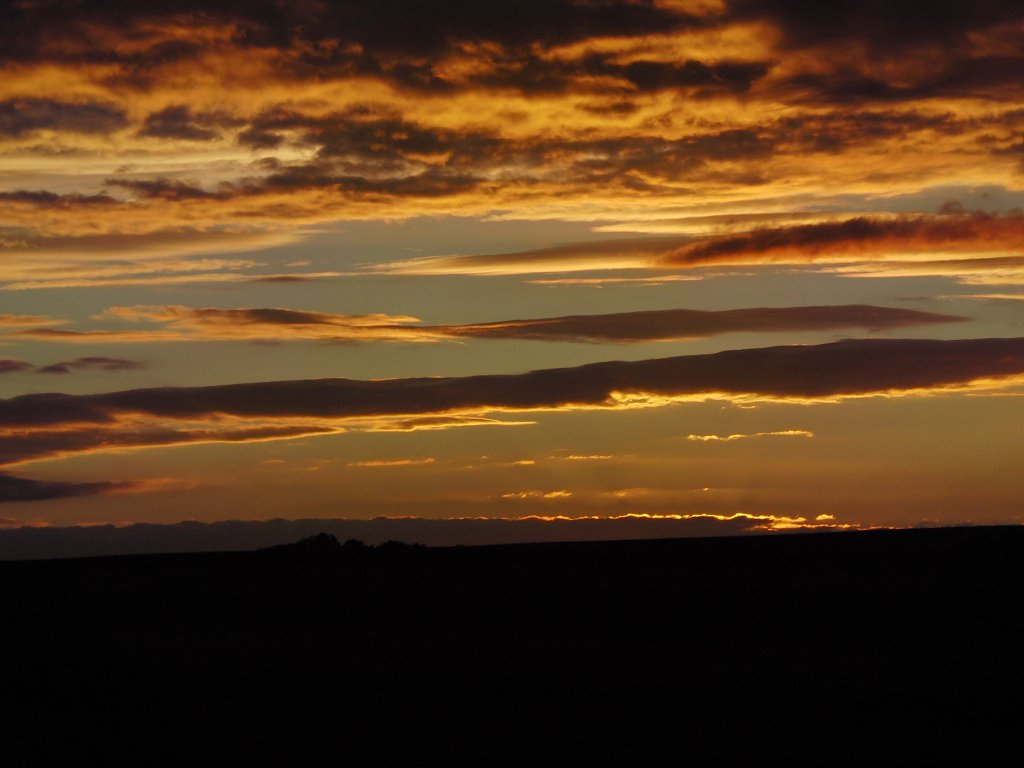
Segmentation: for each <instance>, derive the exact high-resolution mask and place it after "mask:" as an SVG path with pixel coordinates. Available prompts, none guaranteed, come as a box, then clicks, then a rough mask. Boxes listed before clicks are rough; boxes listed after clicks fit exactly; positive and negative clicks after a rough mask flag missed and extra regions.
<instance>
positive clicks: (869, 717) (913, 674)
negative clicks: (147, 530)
mask: <svg viewBox="0 0 1024 768" xmlns="http://www.w3.org/2000/svg"><path fill="white" fill-rule="evenodd" d="M1022 556H1024V528H1017V527H1014V528H1010V527H1005V528H959V529H929V530H913V531H885V532H866V533H839V534H837V533H828V534H801V535H787V536H769V537H765V536H758V537H749V538H747V537H736V538H722V539H685V540H662V541H628V542H613V543H581V544H531V545H511V546H491V547H456V548H424V547H406V546H390V545H384V546H381V547H376V548H370V547H354V546H348V547H343V548H337V549H331V548H330V547H328V548H326V551H314V550H306V549H303V548H299V547H290V548H289V547H285V548H277V549H274V550H264V551H261V552H250V553H224V554H189V555H147V556H138V557H110V558H93V559H77V560H54V561H35V562H0V585H2V590H0V617H2V622H3V632H2V641H0V659H3V660H4V661H5V663H4V665H3V668H2V681H0V682H2V693H3V697H4V699H5V701H6V702H7V704H8V705H10V704H11V703H12V702H13V703H16V704H17V708H18V710H19V711H20V713H21V714H22V715H26V714H27V715H30V716H32V715H33V713H35V714H37V715H38V716H39V717H40V718H44V719H48V720H49V719H52V718H53V717H54V713H56V712H68V711H69V709H78V710H80V711H82V712H85V711H88V712H90V713H92V714H93V715H94V716H95V715H96V713H102V712H111V713H113V712H115V711H118V710H120V711H123V712H134V713H136V714H138V713H139V712H140V711H145V710H146V709H147V708H150V707H155V706H159V707H160V708H161V709H163V708H168V709H170V710H176V711H178V712H187V713H190V715H192V716H197V717H205V716H209V717H214V716H215V713H218V712H231V713H234V714H236V715H237V713H238V712H239V711H262V712H263V716H264V718H269V719H270V720H273V719H274V713H278V712H282V713H283V712H287V713H288V714H289V715H295V714H296V713H297V712H305V711H308V712H310V713H314V712H315V713H316V715H317V717H320V718H322V717H324V716H325V715H327V714H328V713H329V715H328V716H329V717H330V718H331V719H332V720H333V722H334V723H335V724H336V725H337V724H339V723H344V724H345V728H347V729H348V730H347V731H346V733H348V734H349V737H351V736H352V734H353V733H356V732H358V730H359V727H360V726H359V724H360V723H364V722H374V723H376V724H378V725H379V724H380V723H381V722H386V723H391V724H394V727H395V729H396V731H400V732H403V733H407V732H408V731H407V728H408V727H409V726H410V725H415V726H417V727H420V728H423V729H424V730H426V731H429V730H431V729H434V730H435V731H436V730H438V729H441V730H444V729H459V728H463V729H465V731H466V732H469V733H473V734H476V735H475V736H474V737H473V738H481V739H482V738H484V737H483V735H482V733H483V731H481V730H480V729H479V727H478V726H479V725H480V724H481V723H487V722H491V723H501V724H502V727H503V728H511V729H512V731H513V732H514V731H516V730H517V729H518V730H520V731H521V732H523V733H524V734H526V733H529V734H532V735H534V736H535V735H536V734H537V732H538V730H540V731H544V732H550V733H553V734H557V733H561V734H563V735H564V734H580V733H584V732H585V733H589V734H591V736H589V737H587V739H584V740H583V741H581V740H580V739H579V738H575V739H574V738H568V739H564V740H563V744H562V747H559V748H561V749H565V750H566V754H569V755H577V756H578V754H579V750H580V748H581V745H582V744H589V745H591V746H593V745H594V744H605V743H607V744H608V745H617V746H609V747H607V748H612V749H616V748H622V747H623V740H624V739H625V735H623V738H622V739H620V738H617V737H613V734H616V733H622V734H627V733H630V734H632V733H636V729H637V728H640V729H645V728H652V729H655V730H656V731H657V733H658V734H659V741H658V743H657V744H654V743H651V742H646V747H649V748H652V749H655V750H656V751H657V750H659V749H661V750H665V751H666V752H665V754H673V755H678V754H679V750H680V749H685V745H686V744H687V743H688V740H692V739H693V738H695V736H694V733H695V732H696V731H701V732H704V733H706V731H705V730H704V729H705V727H706V726H708V725H709V724H717V727H718V728H721V727H722V725H723V723H724V724H726V726H727V727H725V728H724V733H725V734H726V736H725V737H723V738H724V740H723V741H722V749H723V750H726V751H727V750H728V749H729V748H730V745H729V738H736V739H742V738H743V734H745V733H748V732H749V731H750V728H748V724H749V725H750V726H753V725H755V724H757V723H764V722H767V721H770V722H772V723H779V724H780V726H783V725H784V728H785V730H784V731H780V739H779V741H778V744H777V745H776V746H777V747H779V748H784V746H785V745H786V744H790V745H791V744H792V742H793V738H794V735H795V738H796V741H797V744H799V743H800V740H801V739H802V738H803V736H802V735H801V734H803V733H805V732H807V731H808V730H811V731H813V732H814V733H816V734H818V735H821V733H823V732H826V731H827V732H829V733H832V732H834V733H835V734H836V738H837V739H839V740H840V741H837V742H836V743H837V744H841V743H842V741H841V739H842V738H847V739H850V738H852V736H851V734H854V733H856V732H857V729H860V732H861V734H862V736H869V737H873V736H878V735H879V734H883V733H890V734H891V733H902V734H904V735H905V736H906V737H907V738H910V735H911V734H916V736H914V737H913V739H912V741H911V746H910V747H907V750H909V751H906V750H905V751H906V754H902V753H901V754H902V757H900V758H899V759H896V757H895V756H893V754H890V757H891V758H892V759H890V760H887V761H881V762H869V763H865V764H871V765H875V764H877V765H890V764H892V765H897V764H910V763H915V764H917V763H919V761H918V760H917V758H921V756H922V755H925V756H926V757H927V756H928V755H930V754H931V752H934V751H937V750H940V749H941V747H940V746H939V745H940V744H941V743H942V739H941V738H933V739H930V740H929V738H928V736H927V734H929V733H933V734H934V736H936V737H939V736H941V732H942V730H943V729H944V728H945V727H947V726H946V725H945V723H947V722H950V721H951V722H954V723H958V724H959V727H960V728H961V729H967V731H968V732H969V733H973V731H972V730H971V729H973V728H975V727H976V726H986V727H987V724H990V723H991V722H993V718H994V717H995V716H996V715H997V714H999V713H1014V714H1020V713H1021V712H1024V686H1022V684H1024V661H1022V657H1024V608H1022V601H1021V596H1022V595H1024V589H1022V588H1024V557H1022ZM111 717H113V715H111ZM965 718H966V719H965ZM471 723H473V724H475V725H473V726H470V724H471ZM729 724H732V726H735V727H731V726H729ZM865 729H866V730H865ZM728 733H733V734H734V735H733V737H729V736H728ZM979 733H980V731H979ZM843 734H845V736H844V735H843ZM783 735H784V738H783ZM716 738H718V737H716ZM471 742H472V739H469V740H468V741H467V744H466V745H465V747H466V749H471V747H472V744H471ZM985 743H991V742H984V743H981V742H979V746H978V747H977V749H980V750H982V751H984V749H985V746H984V744H985ZM377 746H378V748H379V749H381V750H383V751H382V752H381V754H387V753H388V752H387V751H388V750H389V749H393V748H396V749H397V748H398V747H397V746H396V745H394V744H392V745H389V744H388V742H386V741H385V742H380V743H378V745H377ZM602 748H605V747H602ZM993 748H994V747H993ZM894 754H895V753H894ZM663 757H664V755H663ZM384 762H387V761H384ZM570 762H571V761H570ZM924 762H925V763H928V764H930V763H929V762H928V760H925V761H924ZM975 762H976V764H978V763H977V761H975ZM408 764H416V763H408ZM616 764H620V765H621V764H663V763H662V762H658V761H657V760H655V761H654V762H645V761H640V762H637V761H618V762H617V763H616ZM664 764H668V763H667V762H666V763H664ZM672 764H675V763H672ZM705 764H707V763H705ZM711 764H717V763H711ZM824 764H828V761H826V762H825V763H824ZM1006 764H1016V765H1019V764H1021V763H1019V762H1016V761H1012V762H1009V763H1006Z"/></svg>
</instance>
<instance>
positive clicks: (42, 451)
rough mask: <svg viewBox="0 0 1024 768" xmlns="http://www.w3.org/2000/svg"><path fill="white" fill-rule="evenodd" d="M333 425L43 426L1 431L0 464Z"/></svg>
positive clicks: (272, 436)
mask: <svg viewBox="0 0 1024 768" xmlns="http://www.w3.org/2000/svg"><path fill="white" fill-rule="evenodd" d="M337 431H338V430H337V429H335V428H332V427H321V426H317V425H311V424H299V425H289V426H269V427H252V428H247V427H243V428H236V429H232V428H215V427H212V426H211V427H210V428H208V429H201V428H191V429H173V428H161V427H138V428H132V427H119V428H117V429H114V430H108V429H90V428H84V429H67V428H61V429H52V430H51V429H44V430H39V431H33V432H14V433H11V434H0V465H5V464H18V463H22V462H26V461H32V460H36V459H43V458H51V457H55V456H62V455H65V454H70V453H89V452H91V451H100V450H111V449H118V448H128V449H130V448H144V447H152V446H161V445H190V444H200V443H247V442H260V441H265V440H283V439H285V438H290V437H303V436H309V435H325V434H331V433H334V432H337Z"/></svg>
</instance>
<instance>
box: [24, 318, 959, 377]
mask: <svg viewBox="0 0 1024 768" xmlns="http://www.w3.org/2000/svg"><path fill="white" fill-rule="evenodd" d="M107 314H108V315H109V316H111V317H116V318H118V319H121V320H129V321H139V320H143V321H146V322H158V323H162V324H166V325H168V326H170V328H171V329H173V330H174V331H177V332H178V335H176V336H174V335H172V336H167V337H165V338H167V340H180V341H184V340H189V339H203V338H206V339H239V340H261V341H262V340H273V341H292V340H294V341H301V340H322V341H344V342H374V341H433V342H437V341H444V340H450V339H460V338H483V339H531V340H536V341H569V342H615V343H629V342H641V341H656V340H667V339H683V338H697V337H704V336H710V335H713V334H718V333H730V332H737V331H746V332H749V333H758V332H780V331H798V332H799V331H822V330H835V329H839V328H867V329H870V330H883V329H891V328H904V327H909V326H913V325H922V324H928V323H944V322H954V321H958V320H964V319H966V318H962V317H953V316H950V315H936V314H931V313H927V312H918V311H914V310H907V309H891V308H887V307H874V306H865V305H848V306H820V307H778V308H764V307H762V308H754V309H733V310H724V311H704V310H690V309H663V310H652V311H646V312H619V313H610V314H599V315H572V316H566V317H543V318H531V319H517V320H501V321H498V322H492V323H473V324H465V325H414V323H415V322H416V320H415V319H414V318H409V317H393V316H388V315H338V314H329V313H324V312H310V311H302V310H294V309H282V308H262V309H260V308H234V309H220V308H215V307H183V306H162V307H160V306H157V307H146V306H136V307H112V308H110V309H109V310H107ZM20 333H21V335H31V336H35V337H37V338H40V337H42V338H46V337H52V338H58V339H67V338H74V337H77V336H80V335H85V336H87V337H89V338H93V339H103V338H107V339H109V340H118V339H125V340H134V341H138V340H140V339H139V337H138V336H136V335H132V334H130V333H129V334H128V335H126V336H124V335H120V334H123V332H119V331H112V332H109V335H106V336H105V332H104V331H85V332H82V333H81V334H80V333H77V332H75V331H66V330H54V329H29V330H26V331H22V332H20ZM104 359H105V358H104ZM113 362H121V361H113ZM113 362H112V363H111V365H113ZM124 362H129V361H124ZM62 365H63V366H65V367H66V366H67V365H69V364H62ZM58 372H64V371H58Z"/></svg>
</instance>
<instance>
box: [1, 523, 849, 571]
mask: <svg viewBox="0 0 1024 768" xmlns="http://www.w3.org/2000/svg"><path fill="white" fill-rule="evenodd" d="M12 522H14V521H12ZM786 525H791V526H793V527H800V526H805V527H814V526H815V525H818V526H820V527H822V528H826V529H827V528H832V529H842V528H849V527H856V526H850V525H848V524H843V523H840V522H836V521H821V522H818V523H814V522H811V521H807V520H805V519H804V518H792V517H786V516H783V515H753V514H749V515H748V514H739V515H729V516H725V515H713V514H689V515H615V516H608V517H568V516H545V517H539V516H527V517H472V518H437V519H432V518H424V517H376V518H373V519H370V520H357V519H346V518H323V519H301V520H281V519H276V520H267V521H246V520H230V521H224V522H216V523H200V522H195V521H188V522H183V523H176V524H172V525H154V524H149V523H135V524H131V525H123V526H113V525H92V526H74V527H67V528H57V527H45V528H42V527H28V526H24V527H20V528H11V527H6V526H5V528H6V529H5V530H0V559H4V560H20V559H29V558H54V557H95V556H100V555H124V554H155V553H162V552H226V551H237V550H253V549H259V548H263V547H269V546H274V545H276V544H289V543H292V542H294V541H297V540H299V539H301V538H304V537H306V536H311V535H314V534H317V533H330V534H332V535H334V536H336V537H337V538H338V539H339V540H342V541H345V540H348V539H359V540H360V541H363V542H366V543H367V544H373V545H377V544H382V543H384V542H385V541H404V542H408V543H418V544H427V545H430V546H457V545H484V544H512V543H536V542H557V541H623V540H627V539H659V538H673V539H674V538H683V537H691V536H731V535H742V534H750V533H766V532H768V531H771V530H777V529H782V530H785V528H784V527H783V526H786Z"/></svg>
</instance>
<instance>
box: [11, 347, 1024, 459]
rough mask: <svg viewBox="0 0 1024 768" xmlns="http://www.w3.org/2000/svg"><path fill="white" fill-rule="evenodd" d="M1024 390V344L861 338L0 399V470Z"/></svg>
mask: <svg viewBox="0 0 1024 768" xmlns="http://www.w3.org/2000/svg"><path fill="white" fill-rule="evenodd" d="M1021 380H1024V339H1012V338H1009V339H965V340H955V341H932V340H871V341H863V340H861V341H845V342H837V343H833V344H823V345H818V346H794V347H769V348H764V349H746V350H733V351H729V352H719V353H716V354H711V355H690V356H683V357H673V358H664V359H656V360H642V361H637V362H607V363H595V364H591V365H585V366H580V367H577V368H556V369H549V370H541V371H533V372H530V373H524V374H516V375H493V376H467V377H461V378H420V379H385V380H378V381H353V380H348V379H314V380H305V381H280V382H263V383H254V384H230V385H222V386H210V387H191V388H189V387H182V388H170V387H168V388H157V389H135V390H127V391H122V392H109V393H104V394H91V395H64V394H33V395H22V396H20V397H14V398H10V399H8V400H0V464H15V463H22V462H26V461H36V460H40V459H44V458H51V457H56V456H62V455H66V454H69V453H76V452H83V451H86V452H94V451H100V450H117V449H130V448H140V447H147V446H160V445H185V444H190V443H209V442H250V441H263V440H278V439H284V438H290V437H299V436H306V435H323V434H335V433H338V432H342V431H345V430H346V429H356V430H367V431H414V430H422V429H447V428H452V427H459V426H484V425H487V426H491V425H495V426H512V425H520V424H523V423H528V422H521V421H502V420H498V419H495V418H492V417H490V416H489V414H500V413H511V414H515V413H521V412H526V411H540V410H574V409H596V408H601V409H605V408H635V407H657V406H663V405H669V404H673V403H679V402H686V401H693V400H701V401H703V400H707V399H709V398H736V399H739V400H743V401H745V400H750V399H770V400H786V401H794V402H820V401H830V400H835V399H839V398H844V397H865V396H873V395H893V394H926V393H928V392H946V391H953V392H956V391H968V390H969V389H970V388H971V387H981V386H984V387H989V388H996V389H998V388H1000V387H1003V388H1005V387H1007V386H1011V385H1013V384H1014V383H1016V382H1020V381H1021Z"/></svg>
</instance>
